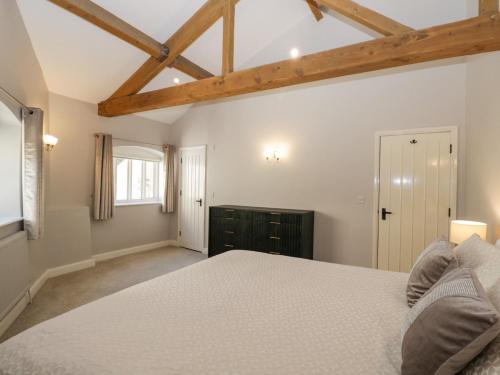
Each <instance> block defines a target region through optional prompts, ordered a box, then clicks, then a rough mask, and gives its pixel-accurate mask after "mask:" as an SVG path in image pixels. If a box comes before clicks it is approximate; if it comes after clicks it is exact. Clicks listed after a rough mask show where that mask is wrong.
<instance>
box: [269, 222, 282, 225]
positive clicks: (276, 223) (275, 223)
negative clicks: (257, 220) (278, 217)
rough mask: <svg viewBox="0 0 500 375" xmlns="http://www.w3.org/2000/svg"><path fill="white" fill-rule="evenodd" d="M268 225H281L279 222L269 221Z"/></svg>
mask: <svg viewBox="0 0 500 375" xmlns="http://www.w3.org/2000/svg"><path fill="white" fill-rule="evenodd" d="M269 224H273V225H281V223H280V222H279V221H270V222H269Z"/></svg>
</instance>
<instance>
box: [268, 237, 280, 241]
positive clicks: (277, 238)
mask: <svg viewBox="0 0 500 375" xmlns="http://www.w3.org/2000/svg"><path fill="white" fill-rule="evenodd" d="M269 238H270V239H271V240H281V237H275V236H269Z"/></svg>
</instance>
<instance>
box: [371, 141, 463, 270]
mask: <svg viewBox="0 0 500 375" xmlns="http://www.w3.org/2000/svg"><path fill="white" fill-rule="evenodd" d="M451 145H452V134H451V132H443V133H427V134H413V135H411V134H407V135H394V136H383V137H381V141H380V174H379V177H380V186H379V210H378V268H379V269H382V270H389V271H398V272H409V271H410V270H411V267H412V266H413V264H414V263H415V261H416V259H417V257H418V256H419V255H420V253H421V252H422V250H423V249H425V247H426V246H427V245H428V244H430V243H431V242H432V241H434V240H435V239H437V238H438V237H440V236H448V232H449V220H450V215H451V207H452V206H453V205H452V204H451V200H452V199H453V197H455V192H453V190H452V189H456V186H455V184H453V183H452V179H453V169H452V168H453V162H452V160H453V159H452V152H453V151H452V146H451Z"/></svg>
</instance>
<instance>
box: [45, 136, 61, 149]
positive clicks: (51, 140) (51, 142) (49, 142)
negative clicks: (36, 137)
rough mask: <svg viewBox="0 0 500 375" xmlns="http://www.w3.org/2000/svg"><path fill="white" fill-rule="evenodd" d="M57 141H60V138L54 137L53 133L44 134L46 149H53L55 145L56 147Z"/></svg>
mask: <svg viewBox="0 0 500 375" xmlns="http://www.w3.org/2000/svg"><path fill="white" fill-rule="evenodd" d="M57 142H59V139H57V137H54V136H53V135H50V134H44V136H43V144H44V145H45V149H46V150H47V151H52V150H53V149H54V147H56V145H57Z"/></svg>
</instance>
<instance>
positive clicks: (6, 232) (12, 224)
mask: <svg viewBox="0 0 500 375" xmlns="http://www.w3.org/2000/svg"><path fill="white" fill-rule="evenodd" d="M22 231H23V218H21V217H0V240H3V239H4V238H7V237H10V236H12V235H14V234H16V233H19V232H22Z"/></svg>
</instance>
